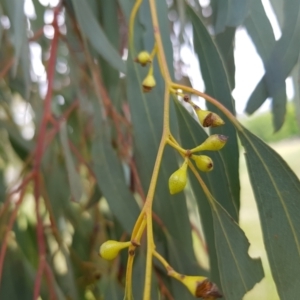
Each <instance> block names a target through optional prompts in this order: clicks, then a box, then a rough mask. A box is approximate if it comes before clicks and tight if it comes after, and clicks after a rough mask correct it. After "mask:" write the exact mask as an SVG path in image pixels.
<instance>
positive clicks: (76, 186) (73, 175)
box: [59, 122, 83, 202]
mask: <svg viewBox="0 0 300 300" xmlns="http://www.w3.org/2000/svg"><path fill="white" fill-rule="evenodd" d="M59 138H60V143H61V145H62V150H63V153H64V156H65V160H66V169H67V174H68V180H69V185H70V190H71V194H72V197H73V199H74V200H75V201H76V202H79V201H80V199H81V196H82V194H83V187H82V184H81V179H80V175H79V174H78V172H77V170H76V167H75V163H74V160H73V157H72V154H71V150H70V147H69V140H68V132H67V127H66V123H65V122H63V123H62V124H61V127H60V132H59Z"/></svg>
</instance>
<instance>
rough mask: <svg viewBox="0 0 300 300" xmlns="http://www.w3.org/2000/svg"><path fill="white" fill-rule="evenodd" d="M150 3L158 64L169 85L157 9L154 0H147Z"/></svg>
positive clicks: (169, 78) (169, 79) (168, 74)
mask: <svg viewBox="0 0 300 300" xmlns="http://www.w3.org/2000/svg"><path fill="white" fill-rule="evenodd" d="M149 5H150V11H151V18H152V24H153V33H154V39H155V42H156V45H157V50H158V51H157V52H158V53H157V55H158V63H159V64H160V67H161V70H162V72H161V73H162V76H163V77H164V79H165V83H166V85H169V84H170V83H171V77H170V73H169V69H168V65H167V61H166V57H165V52H164V46H163V43H162V40H161V36H160V29H159V23H158V18H157V10H156V3H155V0H149Z"/></svg>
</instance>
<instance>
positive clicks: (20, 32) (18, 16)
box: [6, 0, 27, 76]
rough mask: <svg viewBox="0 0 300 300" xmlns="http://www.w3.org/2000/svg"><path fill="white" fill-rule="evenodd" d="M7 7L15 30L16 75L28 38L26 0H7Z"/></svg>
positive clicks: (14, 69)
mask: <svg viewBox="0 0 300 300" xmlns="http://www.w3.org/2000/svg"><path fill="white" fill-rule="evenodd" d="M6 7H7V12H8V16H9V18H10V21H11V25H12V30H13V45H14V49H15V54H14V58H15V60H14V67H13V74H14V76H15V75H16V72H17V67H18V64H19V60H20V57H21V53H22V48H23V45H24V43H25V40H26V27H27V26H26V24H25V15H24V0H6Z"/></svg>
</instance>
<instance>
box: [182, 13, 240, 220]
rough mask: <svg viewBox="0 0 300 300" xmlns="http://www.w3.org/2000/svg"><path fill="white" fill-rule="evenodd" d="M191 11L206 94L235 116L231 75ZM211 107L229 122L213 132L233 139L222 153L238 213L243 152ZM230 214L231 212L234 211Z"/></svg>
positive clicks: (233, 134) (195, 46)
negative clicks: (240, 153) (240, 155)
mask: <svg viewBox="0 0 300 300" xmlns="http://www.w3.org/2000/svg"><path fill="white" fill-rule="evenodd" d="M188 12H189V14H190V18H191V21H192V24H193V30H194V48H195V51H196V53H197V55H198V57H199V60H200V65H201V73H202V76H203V80H204V83H205V87H206V89H205V92H206V93H207V94H208V95H210V96H212V97H214V98H216V99H217V100H218V101H219V102H220V103H222V104H223V105H224V106H225V107H226V108H228V109H229V110H230V111H231V112H232V113H233V114H234V113H235V108H234V101H233V99H232V96H231V91H230V87H229V83H228V79H227V74H226V71H225V67H224V65H223V61H222V59H221V57H220V54H219V52H218V50H217V48H216V46H215V44H214V42H213V40H212V38H211V36H210V35H209V33H208V31H207V29H206V28H205V26H204V25H203V23H202V22H201V20H200V19H199V18H198V16H197V15H196V14H195V12H194V11H193V10H192V9H191V8H188ZM207 107H208V109H209V110H211V111H214V112H216V113H217V114H218V115H219V116H220V117H221V118H222V119H223V120H224V121H225V122H226V124H225V125H223V126H220V127H217V128H215V129H211V130H210V133H214V134H216V133H217V134H223V135H226V136H229V139H228V142H227V143H226V147H225V148H224V149H223V150H222V151H221V152H220V153H221V156H222V160H223V162H224V164H225V167H226V173H228V179H229V188H230V192H231V195H232V197H231V198H232V200H233V202H234V205H235V207H236V211H238V210H239V207H240V182H239V150H238V142H237V136H236V131H235V128H234V127H233V125H232V124H231V123H230V122H229V121H228V120H227V118H226V116H225V115H224V114H223V113H222V112H221V111H220V110H219V109H216V108H215V107H214V106H213V105H211V104H209V103H208V104H207ZM228 212H229V213H231V211H228ZM232 217H234V216H232Z"/></svg>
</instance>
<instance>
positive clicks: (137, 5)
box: [129, 0, 143, 55]
mask: <svg viewBox="0 0 300 300" xmlns="http://www.w3.org/2000/svg"><path fill="white" fill-rule="evenodd" d="M142 2H143V0H136V2H135V3H134V5H133V8H132V11H131V15H130V19H129V49H130V51H131V53H132V55H134V53H135V51H134V44H133V43H134V30H133V28H134V20H135V17H136V14H137V12H138V10H139V8H140V6H141V4H142Z"/></svg>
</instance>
